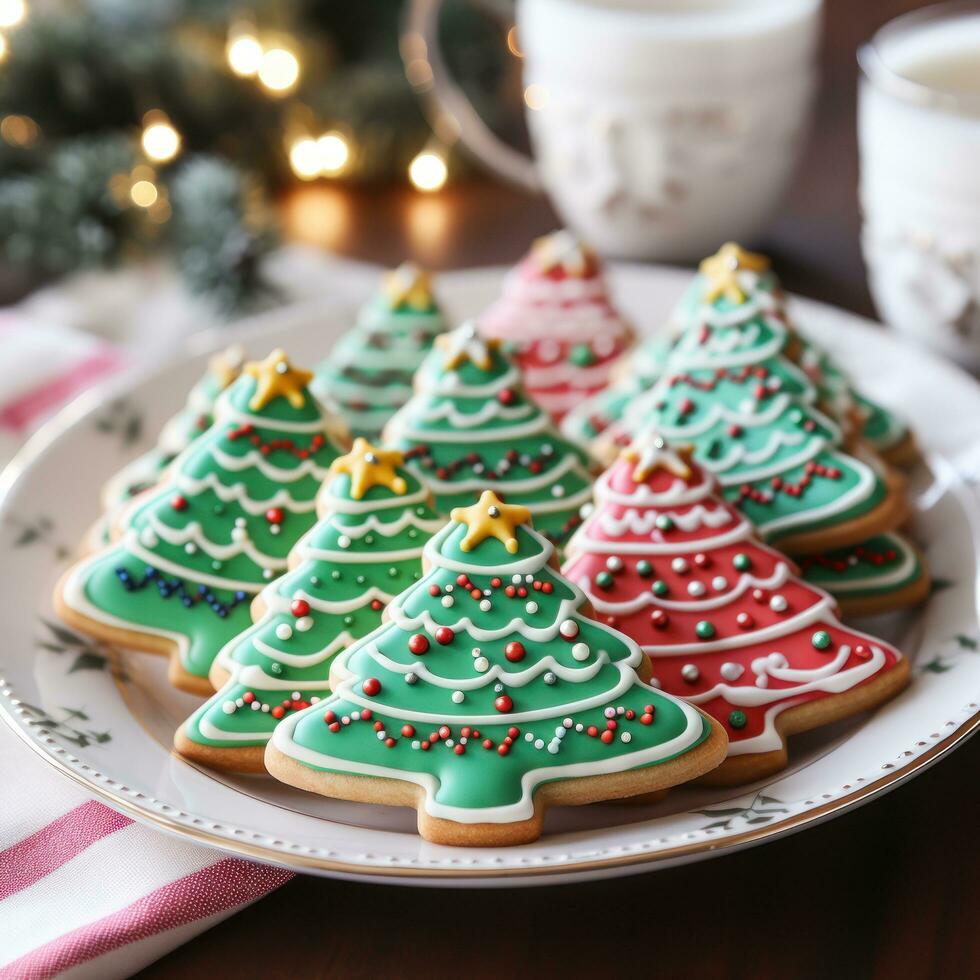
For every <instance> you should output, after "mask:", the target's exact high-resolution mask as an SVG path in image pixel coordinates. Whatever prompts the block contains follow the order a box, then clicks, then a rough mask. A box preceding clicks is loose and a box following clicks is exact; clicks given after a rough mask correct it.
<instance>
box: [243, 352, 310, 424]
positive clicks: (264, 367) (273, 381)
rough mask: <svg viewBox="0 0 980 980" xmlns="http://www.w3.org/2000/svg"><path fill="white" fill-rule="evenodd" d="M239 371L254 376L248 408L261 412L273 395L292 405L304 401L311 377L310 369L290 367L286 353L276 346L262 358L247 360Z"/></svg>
mask: <svg viewBox="0 0 980 980" xmlns="http://www.w3.org/2000/svg"><path fill="white" fill-rule="evenodd" d="M242 373H243V374H247V375H249V376H250V377H252V378H255V394H253V395H252V398H251V400H250V401H249V403H248V407H249V408H250V409H251V410H252V411H253V412H258V411H261V410H262V409H263V408H265V406H266V405H268V404H269V403H270V402H271V401H273V400H274V399H276V398H279V397H282V398H285V399H286V400H287V401H288V402H289V404H290V405H292V406H293V408H302V407H303V406H304V405H305V404H306V397H307V396H306V390H305V389H306V386H307V385H308V384H309V383H310V381H312V380H313V372H312V371H304V370H302V369H301V368H296V367H293V365H292V364H290V362H289V356H288V355H287V354H286V352H285V351H284V350H283V349H282V348H281V347H277V348H276V349H275V350H274V351H272V353H270V354H269V356H268V357H266V359H265V360H264V361H249V362H248V363H247V364H246V365H245V367H244V368H242Z"/></svg>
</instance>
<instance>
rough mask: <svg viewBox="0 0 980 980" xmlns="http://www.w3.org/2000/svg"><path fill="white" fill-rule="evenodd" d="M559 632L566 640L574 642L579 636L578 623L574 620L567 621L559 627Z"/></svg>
mask: <svg viewBox="0 0 980 980" xmlns="http://www.w3.org/2000/svg"><path fill="white" fill-rule="evenodd" d="M558 632H559V633H561V635H562V636H563V637H565V639H566V640H572V639H574V638H575V637H576V636H578V623H576V622H575V620H574V619H566V620H565V621H564V622H563V623H562V624H561V625H560V626H559V627H558Z"/></svg>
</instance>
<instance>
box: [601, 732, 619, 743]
mask: <svg viewBox="0 0 980 980" xmlns="http://www.w3.org/2000/svg"><path fill="white" fill-rule="evenodd" d="M615 737H616V736H615V735H614V734H613V733H612V732H611V731H605V732H603V733H602V734H601V735H600V736H599V738H600V739H601V740H602V741H603V742H605V743H606V745H609V743H610V742H612V740H613V739H614V738H615Z"/></svg>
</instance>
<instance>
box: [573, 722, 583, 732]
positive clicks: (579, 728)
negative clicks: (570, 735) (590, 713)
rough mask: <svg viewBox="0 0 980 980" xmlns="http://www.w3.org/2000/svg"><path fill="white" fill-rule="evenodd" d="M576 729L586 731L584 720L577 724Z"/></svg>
mask: <svg viewBox="0 0 980 980" xmlns="http://www.w3.org/2000/svg"><path fill="white" fill-rule="evenodd" d="M575 731H577V732H584V731H585V725H583V724H582V722H579V723H578V724H577V725H576V726H575Z"/></svg>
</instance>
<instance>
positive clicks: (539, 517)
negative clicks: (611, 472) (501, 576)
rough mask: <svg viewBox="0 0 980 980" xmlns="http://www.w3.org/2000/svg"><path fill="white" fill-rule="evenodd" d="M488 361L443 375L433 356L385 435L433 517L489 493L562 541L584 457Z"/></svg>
mask: <svg viewBox="0 0 980 980" xmlns="http://www.w3.org/2000/svg"><path fill="white" fill-rule="evenodd" d="M460 329H461V330H466V329H467V327H465V326H464V327H462V328H460ZM474 342H475V343H477V344H480V343H481V342H480V341H478V340H476V341H474ZM486 354H487V356H488V357H489V366H488V367H487V368H485V369H484V368H481V367H480V366H478V365H477V364H476V363H474V362H473V360H471V359H465V360H463V361H462V362H461V363H460V364H459V365H458V366H456V367H453V368H447V367H446V366H445V364H446V359H447V355H446V353H445V352H443V351H442V350H436V351H433V352H432V353H431V354H430V355H429V356H428V357H427V358H426V359H425V361H424V362H423V364H422V367H421V368H420V369H419V372H418V376H417V381H416V394H415V395H413V397H412V398H411V399H410V400H409V401H408V403H407V404H406V405H405V407H404V408H403V409H402V410H401V412H399V414H398V415H397V416H396V417H395V419H394V420H393V421H392V425H391V427H390V429H389V430H388V433H387V434H388V435H389V436H390V439H391V441H392V444H393V445H396V446H398V447H399V448H400V449H403V450H404V451H405V452H406V454H407V457H408V458H409V465H410V466H411V467H413V468H414V469H415V470H416V472H417V473H419V474H420V475H421V476H422V477H423V478H424V479H426V480H427V481H428V483H429V484H430V486H431V487H432V489H433V492H434V495H435V500H436V506H437V508H438V510H439V511H440V512H441V513H443V514H446V515H448V514H449V512H450V511H451V510H452V509H453V508H454V507H459V506H465V505H467V504H471V503H473V501H475V500H476V499H477V497H478V496H479V495H480V493H482V492H483V491H484V490H486V489H492V490H494V491H495V492H497V493H498V494H499V495H500V496H501V498H502V499H506V500H507V502H508V503H513V504H523V505H525V506H527V507H529V508H530V510H531V514H532V517H533V520H534V526H535V527H536V528H537V529H538V530H539V531H542V532H543V533H545V534H546V535H548V536H549V537H550V538H552V539H553V540H554V541H556V542H557V543H559V544H561V543H563V542H564V541H566V540H567V539H568V538H569V537H570V536H571V533H572V531H573V530H574V528H575V527H576V526H577V525H578V523H579V522H580V518H579V510H580V508H581V506H582V505H583V504H584V503H586V502H587V501H588V500H589V498H590V488H591V482H592V481H591V477H590V475H589V472H588V468H587V467H588V458H587V454H586V453H585V451H584V450H583V449H581V448H579V447H577V446H574V445H573V444H572V443H570V442H569V441H568V440H566V439H565V438H563V437H562V436H561V435H560V434H559V433H558V432H557V431H556V430H555V428H554V427H553V425H552V424H551V422H550V420H549V419H548V416H547V414H546V413H545V412H543V411H542V410H541V409H540V408H539V407H538V406H537V405H536V404H535V403H534V402H533V400H532V399H531V398H530V397H529V396H528V394H527V393H526V391H525V390H524V387H523V385H522V384H521V383H520V381H519V375H518V374H517V373H516V369H515V367H514V364H513V362H512V361H511V360H510V359H509V357H508V356H507V355H506V354H504V353H503V352H502V350H500V349H493V348H492V347H491V348H489V349H488V350H487V351H486ZM478 359H479V358H478ZM502 393H503V395H502V397H503V399H504V400H501V397H500V396H501V394H502ZM556 474H557V475H556Z"/></svg>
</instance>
